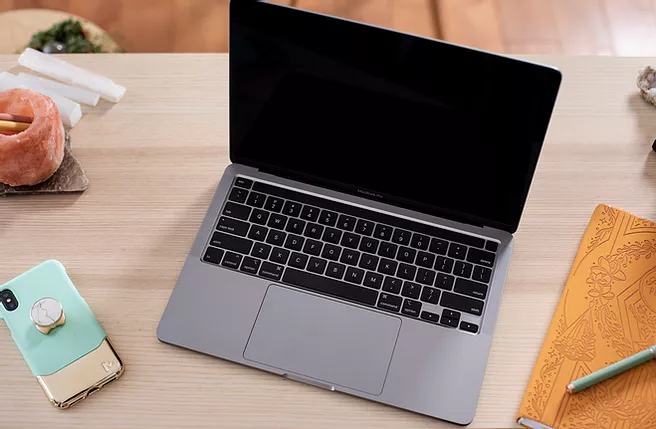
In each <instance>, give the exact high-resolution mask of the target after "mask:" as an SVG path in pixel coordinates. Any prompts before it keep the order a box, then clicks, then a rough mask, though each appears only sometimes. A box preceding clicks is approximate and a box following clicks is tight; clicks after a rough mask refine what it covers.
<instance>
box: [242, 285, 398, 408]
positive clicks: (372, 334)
mask: <svg viewBox="0 0 656 429" xmlns="http://www.w3.org/2000/svg"><path fill="white" fill-rule="evenodd" d="M400 327H401V321H400V320H399V319H398V318H396V317H393V316H386V315H384V314H380V313H376V312H374V311H370V310H366V309H362V308H358V307H355V306H352V305H349V304H346V303H340V302H336V301H332V300H330V299H326V298H320V297H316V296H313V295H309V294H306V293H303V292H300V291H296V290H292V289H287V288H283V287H278V286H271V287H269V290H268V292H267V294H266V297H265V298H264V302H263V303H262V308H261V309H260V314H259V316H258V318H257V321H256V322H255V326H254V327H253V332H252V333H251V338H250V339H249V341H248V344H247V345H246V350H245V352H244V357H245V358H246V359H248V360H251V361H254V362H258V363H261V364H265V365H269V366H273V367H276V368H279V369H281V370H283V371H285V372H290V373H292V374H299V375H301V376H304V377H309V378H312V379H315V380H318V381H320V382H322V383H325V384H328V385H332V386H344V387H348V388H351V389H355V390H359V391H361V392H366V393H369V394H372V395H380V394H381V392H382V391H383V384H384V383H385V376H386V375H387V369H388V367H389V364H390V360H391V359H392V353H393V352H394V346H395V344H396V337H397V336H398V334H399V328H400Z"/></svg>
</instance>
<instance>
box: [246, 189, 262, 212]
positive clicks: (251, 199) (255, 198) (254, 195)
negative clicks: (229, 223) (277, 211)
mask: <svg viewBox="0 0 656 429" xmlns="http://www.w3.org/2000/svg"><path fill="white" fill-rule="evenodd" d="M265 201H266V195H264V194H260V193H259V192H251V193H250V194H249V195H248V199H247V200H246V204H248V205H249V206H252V207H257V208H260V209H261V208H262V207H264V202H265Z"/></svg>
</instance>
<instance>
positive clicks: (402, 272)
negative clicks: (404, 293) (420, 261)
mask: <svg viewBox="0 0 656 429" xmlns="http://www.w3.org/2000/svg"><path fill="white" fill-rule="evenodd" d="M416 273H417V267H414V266H412V265H408V264H399V269H398V270H397V272H396V276H397V277H401V278H402V279H405V280H414V279H415V274H416Z"/></svg>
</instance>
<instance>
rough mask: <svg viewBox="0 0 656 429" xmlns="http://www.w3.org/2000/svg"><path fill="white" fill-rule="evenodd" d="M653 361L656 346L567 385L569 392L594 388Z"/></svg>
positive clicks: (655, 357) (655, 356)
mask: <svg viewBox="0 0 656 429" xmlns="http://www.w3.org/2000/svg"><path fill="white" fill-rule="evenodd" d="M652 359H656V346H652V347H650V348H648V349H647V350H644V351H641V352H640V353H637V354H634V355H633V356H631V357H628V358H626V359H624V360H621V361H619V362H616V363H614V364H612V365H609V366H607V367H606V368H604V369H600V370H599V371H595V372H593V373H592V374H588V375H586V376H585V377H582V378H579V379H578V380H576V381H573V382H571V383H570V384H568V385H567V392H569V393H576V392H580V391H581V390H585V389H587V388H588V387H590V386H594V385H595V384H597V383H600V382H602V381H604V380H607V379H609V378H611V377H615V376H616V375H618V374H621V373H623V372H625V371H628V370H630V369H631V368H634V367H636V366H638V365H642V364H643V363H645V362H649V361H650V360H652Z"/></svg>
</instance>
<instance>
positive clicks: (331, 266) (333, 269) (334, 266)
mask: <svg viewBox="0 0 656 429" xmlns="http://www.w3.org/2000/svg"><path fill="white" fill-rule="evenodd" d="M345 271H346V265H344V264H340V263H337V262H329V263H328V268H327V269H326V275H327V276H328V277H332V278H334V279H338V280H339V279H341V278H342V277H343V276H344V272H345Z"/></svg>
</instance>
